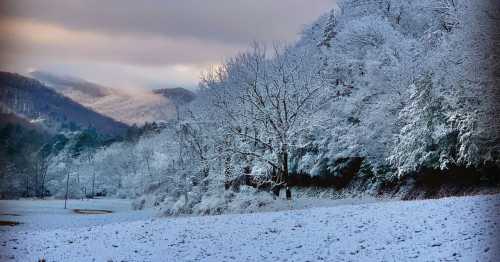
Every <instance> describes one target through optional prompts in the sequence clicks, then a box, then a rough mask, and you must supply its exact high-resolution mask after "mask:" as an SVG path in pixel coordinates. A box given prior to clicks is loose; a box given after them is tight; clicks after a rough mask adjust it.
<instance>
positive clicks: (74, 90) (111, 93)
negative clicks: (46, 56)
mask: <svg viewBox="0 0 500 262" xmlns="http://www.w3.org/2000/svg"><path fill="white" fill-rule="evenodd" d="M31 76H33V77H34V78H36V79H38V80H39V81H41V82H43V83H45V84H46V85H47V86H48V87H50V88H52V89H53V90H55V91H56V92H58V93H59V94H62V95H64V96H66V97H68V98H71V99H72V100H74V101H76V102H78V103H80V104H82V105H84V106H86V107H88V108H91V109H92V110H94V111H96V112H99V113H100V114H103V115H106V116H108V117H111V118H113V119H116V120H118V121H120V122H123V123H127V124H130V125H132V124H139V125H142V124H144V123H146V122H154V121H165V120H168V119H170V118H172V116H174V115H175V107H174V105H173V103H172V102H171V101H170V100H169V98H168V97H167V96H163V95H160V94H156V93H154V92H151V91H149V90H128V89H119V88H111V87H106V86H102V85H99V84H96V83H92V82H89V81H87V80H84V79H80V78H76V77H71V76H59V75H56V74H52V73H49V72H43V71H34V72H32V73H31Z"/></svg>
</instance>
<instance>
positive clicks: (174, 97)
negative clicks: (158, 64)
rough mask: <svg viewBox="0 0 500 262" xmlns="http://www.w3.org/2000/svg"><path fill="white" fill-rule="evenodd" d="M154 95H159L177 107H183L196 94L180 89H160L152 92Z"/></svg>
mask: <svg viewBox="0 0 500 262" xmlns="http://www.w3.org/2000/svg"><path fill="white" fill-rule="evenodd" d="M153 92H154V93H155V94H160V95H162V96H164V97H166V98H168V99H170V101H172V102H173V103H175V104H177V105H185V104H188V103H190V102H191V101H193V100H194V99H195V98H196V94H195V93H194V92H192V91H190V90H187V89H185V88H182V87H176V88H161V89H156V90H154V91H153Z"/></svg>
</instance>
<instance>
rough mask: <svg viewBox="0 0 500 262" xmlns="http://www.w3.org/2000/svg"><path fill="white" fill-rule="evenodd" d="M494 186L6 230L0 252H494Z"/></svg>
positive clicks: (235, 256) (143, 255) (499, 252)
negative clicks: (472, 191)
mask: <svg viewBox="0 0 500 262" xmlns="http://www.w3.org/2000/svg"><path fill="white" fill-rule="evenodd" d="M499 221H500V195H494V196H475V197H460V198H445V199H439V200H424V201H411V202H401V201H394V202H383V203H374V204H361V205H344V206H337V207H327V208H313V209H306V210H295V211H285V212H268V213H255V214H245V215H221V216H207V217H189V218H162V219H159V218H156V219H149V220H143V221H134V222H122V223H114V224H106V225H95V226H90V227H79V228H61V229H57V230H41V231H22V230H21V231H19V230H8V231H6V232H3V233H2V236H1V237H0V240H1V243H2V246H1V248H2V252H1V254H2V257H0V260H2V261H34V260H36V259H37V258H39V257H45V258H46V259H47V261H198V260H202V261H321V260H325V261H439V260H441V261H498V260H496V259H498V258H499V257H500V248H499V243H498V235H499V234H500V225H499V224H498V222H499Z"/></svg>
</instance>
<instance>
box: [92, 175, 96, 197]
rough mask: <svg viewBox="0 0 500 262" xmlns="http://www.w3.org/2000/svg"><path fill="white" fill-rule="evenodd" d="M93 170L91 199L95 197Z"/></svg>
mask: <svg viewBox="0 0 500 262" xmlns="http://www.w3.org/2000/svg"><path fill="white" fill-rule="evenodd" d="M94 189H95V170H93V172H92V198H94V197H95V191H94Z"/></svg>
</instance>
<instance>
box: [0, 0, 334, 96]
mask: <svg viewBox="0 0 500 262" xmlns="http://www.w3.org/2000/svg"><path fill="white" fill-rule="evenodd" d="M333 5H334V0H211V1H208V0H176V1H174V0H164V1H156V0H142V1H137V0H113V1H111V0H107V1H103V0H43V1H40V0H1V3H0V35H1V36H2V40H1V42H0V69H1V70H7V71H15V72H18V73H22V74H25V75H26V74H27V73H28V72H29V71H30V70H44V71H49V72H52V73H57V74H62V75H72V76H77V77H81V78H85V79H88V80H90V81H94V82H98V83H101V84H105V85H108V86H112V87H121V86H123V87H141V88H153V87H174V86H185V87H194V86H196V83H197V82H198V80H199V76H200V73H201V72H202V71H203V70H205V69H207V68H209V67H210V66H211V65H217V64H219V63H221V62H222V61H223V60H224V59H225V58H228V57H230V56H232V55H234V54H236V53H237V52H239V51H244V50H245V49H246V48H247V47H248V45H249V43H250V42H252V41H254V40H256V41H259V42H265V43H272V42H290V41H294V40H295V39H296V38H297V36H298V33H299V32H300V31H301V29H302V27H303V26H304V25H305V24H308V23H310V22H312V21H314V20H315V19H316V18H317V17H318V16H319V15H321V14H323V13H325V12H327V11H328V10H329V9H330V8H332V7H333Z"/></svg>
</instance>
